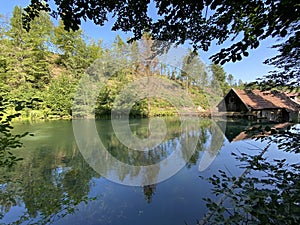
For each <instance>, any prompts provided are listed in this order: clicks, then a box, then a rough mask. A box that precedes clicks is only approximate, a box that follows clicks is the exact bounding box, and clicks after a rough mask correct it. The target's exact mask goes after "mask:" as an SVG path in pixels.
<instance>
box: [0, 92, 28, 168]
mask: <svg viewBox="0 0 300 225" xmlns="http://www.w3.org/2000/svg"><path fill="white" fill-rule="evenodd" d="M9 107H12V104H11V103H10V102H9V101H8V100H6V99H5V98H3V96H1V95H0V168H1V167H12V166H13V165H14V164H16V162H17V161H20V160H22V158H17V157H16V156H15V155H14V154H13V153H12V152H11V150H13V149H17V148H20V147H22V143H21V141H20V139H21V138H22V137H24V136H26V135H27V134H28V133H23V134H16V135H14V134H12V133H11V131H12V129H13V126H12V125H11V122H12V120H13V119H14V118H17V117H18V116H19V115H20V114H19V113H14V114H12V115H7V109H8V108H9ZM22 108H23V106H22V103H21V102H18V103H17V105H16V106H15V110H16V111H19V110H21V109H22Z"/></svg>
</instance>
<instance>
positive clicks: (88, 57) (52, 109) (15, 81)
mask: <svg viewBox="0 0 300 225" xmlns="http://www.w3.org/2000/svg"><path fill="white" fill-rule="evenodd" d="M22 13H23V9H22V8H20V7H18V6H16V7H15V8H14V11H13V14H12V17H11V18H5V17H3V16H2V17H1V27H0V34H1V36H0V45H1V52H0V87H1V88H0V90H1V93H0V95H1V96H2V97H3V98H4V99H9V100H10V102H11V103H12V104H16V103H17V104H18V105H19V106H20V107H19V108H20V109H22V110H20V114H21V115H20V118H21V119H30V120H36V119H61V118H65V119H69V118H71V115H72V104H73V99H74V94H75V92H76V89H77V87H78V84H79V82H80V79H81V78H82V76H83V74H84V73H85V72H86V70H87V69H88V68H89V67H90V66H91V65H92V64H93V63H94V62H95V60H101V59H104V58H105V61H106V62H108V63H109V64H111V65H112V64H114V63H116V62H118V63H121V64H123V65H125V66H123V67H119V68H118V69H115V68H114V69H111V71H110V74H109V79H108V82H106V84H105V86H104V87H103V88H102V89H101V90H99V96H98V99H97V105H96V107H95V108H96V109H95V115H96V116H97V117H105V116H109V115H110V112H111V109H112V105H113V102H114V100H115V98H116V96H117V95H118V93H119V92H120V91H121V90H122V88H123V87H124V86H125V84H127V83H129V82H131V81H134V80H136V79H138V78H141V77H146V76H149V73H148V72H147V71H146V70H145V68H146V67H147V66H149V65H146V64H147V63H145V62H141V61H140V60H138V59H137V55H139V54H142V52H143V51H146V50H145V49H146V48H149V47H150V48H151V45H153V43H154V41H153V40H152V39H151V36H150V35H149V34H147V33H145V34H144V35H143V37H142V40H141V41H142V42H143V43H144V47H143V46H141V44H139V43H138V42H137V41H133V42H130V43H128V42H127V40H122V38H121V37H119V36H116V37H115V40H114V42H113V43H112V45H111V46H104V44H103V42H102V41H101V40H93V39H91V38H89V37H87V36H86V35H85V34H84V32H83V31H82V30H77V31H71V30H70V31H66V29H65V27H64V24H63V22H62V21H59V22H58V24H54V22H53V21H52V20H51V18H50V16H49V15H48V14H46V13H44V12H41V13H40V15H39V16H38V17H36V18H35V19H34V20H32V21H31V22H30V27H31V29H30V30H29V31H28V32H27V31H26V30H25V29H24V26H23V24H22V23H23V21H22ZM145 43H146V44H145ZM145 45H146V47H145ZM147 45H148V46H147ZM151 66H152V68H151V69H150V70H149V71H150V76H154V77H161V78H164V79H167V80H172V81H174V82H176V83H177V84H178V85H179V86H180V88H181V89H182V90H184V91H186V93H187V95H188V96H189V97H191V99H192V101H193V103H194V105H195V106H196V107H198V109H199V108H200V109H201V110H202V111H205V110H207V109H208V107H209V106H208V102H207V98H206V97H207V96H205V95H207V94H208V95H212V97H214V98H216V99H217V100H218V99H219V98H220V97H221V96H214V95H216V94H215V93H214V91H212V90H213V87H215V88H216V87H219V88H221V90H222V92H223V93H224V92H226V91H228V89H229V88H230V86H240V87H242V86H243V82H242V81H241V80H239V81H238V82H237V81H235V80H234V77H233V75H232V74H229V75H228V74H226V72H225V71H224V69H223V68H222V67H221V66H219V65H216V64H211V65H209V66H206V65H205V64H204V63H203V62H202V61H201V59H200V57H199V55H198V54H197V52H193V51H191V50H189V51H188V52H187V55H186V56H185V57H184V58H183V60H182V64H181V65H180V66H179V68H174V67H171V66H170V65H166V64H164V63H160V62H158V61H157V62H156V63H154V64H152V65H151ZM205 88H206V91H204V89H205ZM207 90H208V91H207ZM209 90H211V91H209ZM150 101H151V104H150ZM150 105H151V110H150ZM191 110H192V111H197V109H191ZM7 112H8V113H9V114H13V113H15V107H11V108H10V109H9V110H8V111H7ZM174 113H176V109H174V106H172V105H171V104H170V103H168V102H167V101H165V100H161V99H151V100H150V99H143V100H141V101H140V102H137V103H136V104H135V105H134V106H133V108H132V111H131V115H132V116H135V117H149V116H164V115H174Z"/></svg>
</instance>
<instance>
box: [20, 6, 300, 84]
mask: <svg viewBox="0 0 300 225" xmlns="http://www.w3.org/2000/svg"><path fill="white" fill-rule="evenodd" d="M46 2H47V0H46ZM149 2H150V1H149V0H143V1H135V0H129V1H126V2H122V1H118V2H113V3H112V2H110V1H92V2H89V1H88V2H82V1H78V2H77V1H67V2H66V1H55V3H56V6H57V10H56V9H51V8H50V6H49V5H48V4H45V1H42V0H32V1H31V4H30V5H29V6H28V7H27V8H26V15H25V17H24V20H25V21H26V22H27V25H30V24H29V23H28V21H30V20H31V19H32V18H33V17H34V16H36V15H37V11H39V10H45V11H49V12H51V13H52V15H56V16H57V15H59V16H60V17H61V18H62V19H63V20H64V22H65V24H66V29H75V30H76V29H78V28H79V26H80V23H81V19H85V20H86V19H90V20H93V21H94V23H96V24H98V25H100V26H102V25H104V23H105V22H106V20H107V18H108V13H111V12H112V13H114V16H115V22H114V25H113V27H112V29H113V30H122V31H125V32H127V31H132V32H133V35H134V37H133V39H136V40H137V39H140V38H141V37H142V34H143V32H144V31H148V32H150V33H151V35H152V37H153V38H154V39H158V40H165V41H170V42H172V43H177V44H183V43H185V41H190V42H191V44H192V46H193V47H194V48H196V49H198V48H200V49H203V50H204V51H207V50H208V49H209V47H210V46H211V44H212V42H213V41H216V43H217V44H227V43H229V44H227V47H224V48H222V49H221V50H220V51H219V52H218V53H217V54H215V55H213V56H212V57H211V59H212V60H213V61H214V62H216V63H221V64H223V63H226V62H229V61H233V62H235V61H237V60H241V59H242V58H243V57H247V56H248V55H249V53H248V50H249V49H256V48H258V47H259V44H260V42H261V41H262V40H265V39H266V38H269V37H271V38H274V39H275V40H276V39H281V40H284V41H283V42H282V43H280V44H279V45H275V47H276V48H279V51H280V54H279V55H278V57H276V58H273V59H272V60H271V61H269V62H267V63H271V64H274V65H276V66H278V67H279V69H282V71H281V72H280V71H278V72H276V73H272V74H273V76H272V74H271V75H270V76H268V77H267V78H269V80H270V79H271V80H273V81H274V82H273V83H279V84H280V83H284V82H285V81H286V82H288V81H289V80H292V83H290V84H291V85H297V84H299V83H300V82H299V81H300V80H299V79H300V78H299V76H298V74H299V67H298V64H297V59H298V58H297V57H298V55H299V54H297V52H298V51H299V43H300V40H299V39H300V35H299V31H300V26H299V19H300V16H299V15H300V5H299V3H298V0H288V1H287V0H273V1H271V0H266V1H265V0H243V1H238V2H237V1H234V0H226V1H220V0H199V1H194V2H192V1H187V0H183V1H158V0H154V1H153V2H154V4H153V5H154V7H155V9H156V12H157V15H156V18H158V19H154V18H150V14H149V13H148V11H149V7H150V6H149V5H150V4H149ZM152 11H153V10H152ZM26 28H27V29H28V28H29V26H26ZM226 41H230V42H226ZM282 63H284V64H285V65H287V67H285V66H284V65H283V64H282ZM283 71H288V73H287V74H284V72H283ZM272 78H273V79H272ZM274 78H276V79H274Z"/></svg>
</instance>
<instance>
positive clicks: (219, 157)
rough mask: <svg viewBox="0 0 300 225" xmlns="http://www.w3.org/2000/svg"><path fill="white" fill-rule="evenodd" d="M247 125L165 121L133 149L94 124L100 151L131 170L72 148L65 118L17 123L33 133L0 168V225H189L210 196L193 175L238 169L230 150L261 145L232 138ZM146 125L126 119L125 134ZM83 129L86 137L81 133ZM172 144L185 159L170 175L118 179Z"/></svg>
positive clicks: (143, 132)
mask: <svg viewBox="0 0 300 225" xmlns="http://www.w3.org/2000/svg"><path fill="white" fill-rule="evenodd" d="M225 125H226V126H225ZM248 125H249V124H248V123H247V122H243V123H241V122H239V123H237V122H235V123H227V124H226V123H224V122H222V121H221V122H220V121H219V122H218V123H215V122H213V121H211V120H208V119H200V120H199V121H198V122H197V124H196V126H193V127H192V128H191V127H182V124H181V123H180V121H178V120H176V119H174V118H173V119H167V120H166V127H165V128H166V130H167V134H166V135H165V136H164V138H163V139H162V140H160V141H159V142H158V143H157V144H155V145H151V146H152V147H151V148H149V151H146V152H139V151H134V150H132V149H129V148H128V147H126V146H124V144H123V143H121V142H120V141H118V138H117V137H116V135H115V134H114V130H113V128H112V125H111V122H110V120H102V121H97V122H96V127H97V131H98V136H99V137H100V140H101V142H102V143H103V146H104V147H105V149H106V150H107V152H108V153H110V154H111V155H112V156H113V157H115V158H117V159H118V160H119V161H121V162H123V163H125V164H129V165H135V170H133V171H132V170H125V169H123V167H120V168H117V167H116V166H115V165H113V164H109V163H106V162H107V161H108V160H107V159H106V158H102V159H99V158H97V155H91V153H90V152H85V150H83V149H79V148H78V145H77V144H78V143H77V142H76V140H75V137H74V133H73V128H72V122H69V121H51V122H37V123H31V124H30V123H17V124H15V132H18V133H20V132H23V131H29V132H31V133H33V134H34V136H33V137H30V136H27V137H25V138H24V139H23V142H24V146H25V147H24V148H23V149H22V150H18V151H15V154H16V155H18V156H19V157H22V158H23V160H22V161H20V162H19V163H18V164H17V165H16V167H14V168H13V169H10V170H1V174H4V175H5V176H6V178H5V179H6V181H4V180H2V181H1V184H0V194H1V195H0V196H1V199H0V210H1V211H0V213H1V217H0V223H3V224H9V223H13V222H17V223H20V224H34V223H37V224H46V223H48V222H52V223H53V224H72V225H75V224H112V225H117V224H122V225H140V224H144V225H147V224H149V225H150V224H151V225H152V224H156V225H165V224H166V225H167V224H172V225H177V224H178V225H179V224H185V223H188V224H196V221H197V220H201V218H202V217H203V216H204V214H205V213H206V212H207V209H206V207H205V202H204V201H203V200H202V198H204V197H212V196H211V194H210V188H211V186H210V185H209V184H208V183H207V181H206V180H205V179H202V178H200V177H199V176H203V177H209V176H211V175H212V174H214V173H216V172H217V171H218V170H219V169H223V170H227V171H230V172H231V173H232V174H236V173H241V171H239V170H238V169H237V166H236V165H237V162H235V160H234V158H233V157H232V156H231V152H233V151H255V150H253V148H254V147H253V144H254V145H255V146H257V147H263V146H264V145H265V144H264V143H259V142H254V141H251V140H240V141H234V139H235V137H236V136H238V134H239V133H240V132H241V131H242V130H243V129H244V128H246V127H247V126H248ZM157 126H158V127H157V128H158V130H160V129H163V128H161V127H160V125H159V124H158V125H157ZM225 127H226V128H225ZM148 128H149V120H147V119H140V120H131V121H130V129H131V132H132V133H133V134H134V135H135V136H136V137H138V138H140V139H143V138H147V137H148V136H149V135H150V133H149V129H148ZM84 129H85V128H84V127H83V128H82V132H85V135H86V134H87V133H86V132H88V130H84ZM84 137H85V139H86V140H85V141H86V142H87V143H88V144H89V143H93V140H89V138H87V137H89V136H84ZM195 137H197V139H195ZM154 140H156V139H154ZM191 140H193V141H194V140H197V145H196V146H195V151H193V154H192V155H190V156H189V157H187V155H185V152H186V151H189V149H188V148H190V147H191V145H189V144H186V143H190V142H191ZM228 140H229V141H228ZM230 141H231V142H230ZM93 147H95V146H93ZM175 148H181V149H182V150H183V151H182V154H181V156H182V158H181V159H177V160H180V161H184V162H185V166H183V168H181V169H180V170H179V171H178V172H177V173H175V175H173V176H171V177H169V178H168V179H163V180H160V181H161V182H159V183H155V182H154V183H153V182H152V183H153V184H148V185H142V186H128V185H123V184H122V183H123V182H125V181H126V182H128V181H130V180H137V179H138V176H139V175H140V174H141V173H140V171H141V170H142V169H141V167H142V166H145V165H149V164H153V163H158V162H160V161H162V160H164V159H166V158H168V157H169V156H170V155H171V154H172V152H173V151H174V149H175ZM249 149H251V150H249ZM89 154H90V155H89ZM93 157H94V159H93V160H92V161H93V162H92V163H91V158H93ZM94 162H96V163H95V164H93V163H94ZM168 163H172V162H168ZM99 168H100V169H101V173H99V170H98V169H99ZM163 168H164V167H163V166H160V167H158V169H156V170H154V171H147V173H145V174H144V175H145V176H144V178H145V179H146V180H147V179H148V181H149V180H150V181H155V180H159V177H161V174H164V173H163V172H164V171H162V170H163ZM112 177H113V179H110V178H112ZM107 178H108V179H107ZM144 178H143V179H144ZM111 180H113V181H111Z"/></svg>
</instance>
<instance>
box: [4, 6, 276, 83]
mask: <svg viewBox="0 0 300 225" xmlns="http://www.w3.org/2000/svg"><path fill="white" fill-rule="evenodd" d="M29 2H30V0H9V1H8V0H0V14H2V15H5V16H8V17H10V16H11V13H12V11H13V8H14V6H16V5H19V6H22V7H24V6H26V5H27V4H29ZM111 26H112V21H108V22H107V23H106V25H105V26H104V27H100V26H96V25H94V24H93V23H92V22H85V23H83V24H82V27H81V28H82V29H83V31H84V33H85V34H86V35H87V36H89V37H90V38H93V39H95V40H97V39H102V40H103V42H104V44H110V43H111V42H112V41H113V40H114V38H115V36H116V35H117V34H119V35H120V36H121V37H122V38H123V39H126V38H127V37H130V34H126V33H124V32H121V31H118V32H113V31H111V30H110V29H111ZM272 44H274V40H272V39H267V40H264V41H262V42H261V44H260V46H259V48H258V49H256V50H249V53H250V54H249V56H248V57H247V58H243V60H242V61H240V62H236V63H231V62H230V63H227V64H225V65H224V66H223V68H224V70H225V71H226V73H227V74H232V75H233V76H234V78H235V79H236V80H238V79H241V80H243V81H244V82H250V81H254V80H255V79H256V78H259V77H262V76H263V75H265V74H267V73H268V71H270V70H272V69H273V68H272V67H270V66H267V65H264V64H263V61H264V60H265V59H268V58H270V57H272V56H274V55H275V54H276V50H274V49H271V46H272ZM219 49H221V47H220V46H212V47H211V49H210V50H209V51H208V52H203V51H200V52H199V53H200V58H201V59H202V60H203V61H204V62H205V63H206V64H209V63H210V61H209V59H208V58H209V56H210V55H212V54H213V53H216V52H217V51H218V50H219Z"/></svg>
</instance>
